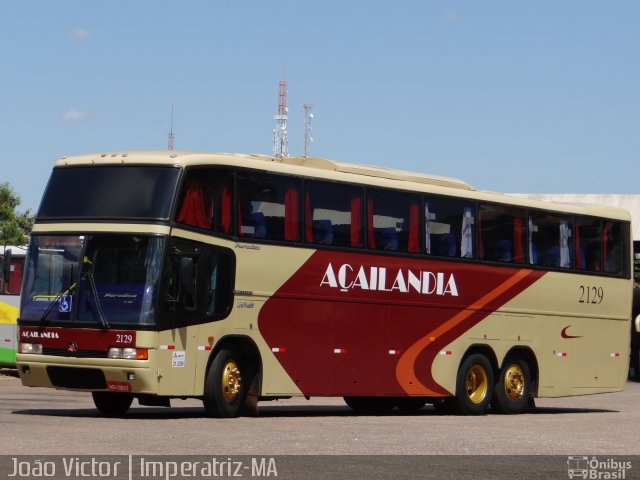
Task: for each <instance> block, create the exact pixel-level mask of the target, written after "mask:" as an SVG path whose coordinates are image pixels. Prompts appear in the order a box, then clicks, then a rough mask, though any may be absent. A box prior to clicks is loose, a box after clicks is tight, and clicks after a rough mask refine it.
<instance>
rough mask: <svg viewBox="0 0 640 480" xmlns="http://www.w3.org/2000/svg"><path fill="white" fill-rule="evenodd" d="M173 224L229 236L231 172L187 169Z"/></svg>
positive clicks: (231, 189)
mask: <svg viewBox="0 0 640 480" xmlns="http://www.w3.org/2000/svg"><path fill="white" fill-rule="evenodd" d="M180 198H181V201H180V207H179V208H178V211H177V215H176V222H177V223H181V224H183V225H189V226H192V227H196V228H203V229H206V230H213V231H214V232H219V233H225V234H230V233H231V220H232V208H231V199H232V198H233V173H232V172H230V171H228V170H225V169H220V168H217V169H201V168H194V169H190V170H187V174H186V178H185V181H184V186H183V189H182V193H181V196H180Z"/></svg>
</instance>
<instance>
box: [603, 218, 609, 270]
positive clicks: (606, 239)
mask: <svg viewBox="0 0 640 480" xmlns="http://www.w3.org/2000/svg"><path fill="white" fill-rule="evenodd" d="M608 243H609V235H608V233H607V226H606V224H605V225H603V226H602V265H603V267H604V268H605V270H606V268H607V267H606V265H607V244H608Z"/></svg>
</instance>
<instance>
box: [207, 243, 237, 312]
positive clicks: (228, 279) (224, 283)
mask: <svg viewBox="0 0 640 480" xmlns="http://www.w3.org/2000/svg"><path fill="white" fill-rule="evenodd" d="M204 270H205V272H204V282H203V283H204V285H205V294H204V299H205V306H204V314H205V316H206V317H221V316H222V315H224V313H226V312H227V311H229V309H230V308H231V300H232V279H233V275H232V272H233V257H232V254H231V253H228V252H226V251H223V250H220V249H214V248H208V249H207V254H206V266H205V268H204Z"/></svg>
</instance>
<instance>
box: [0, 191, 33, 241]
mask: <svg viewBox="0 0 640 480" xmlns="http://www.w3.org/2000/svg"><path fill="white" fill-rule="evenodd" d="M19 205H20V196H19V195H17V194H16V193H15V192H14V190H13V188H12V187H11V185H10V184H9V182H5V183H2V184H0V244H1V245H3V246H5V247H6V246H7V245H26V244H27V243H28V241H29V234H30V233H31V229H32V228H33V221H34V220H35V216H34V215H32V214H31V211H30V210H26V211H25V212H22V213H20V212H18V211H17V210H16V208H17V207H18V206H19Z"/></svg>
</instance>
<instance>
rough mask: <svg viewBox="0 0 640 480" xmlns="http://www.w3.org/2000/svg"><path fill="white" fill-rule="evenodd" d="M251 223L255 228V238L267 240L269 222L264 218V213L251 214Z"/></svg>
mask: <svg viewBox="0 0 640 480" xmlns="http://www.w3.org/2000/svg"><path fill="white" fill-rule="evenodd" d="M251 223H253V226H254V228H255V233H254V237H256V238H265V237H266V236H267V222H266V219H265V218H264V213H262V212H253V213H252V214H251Z"/></svg>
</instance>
